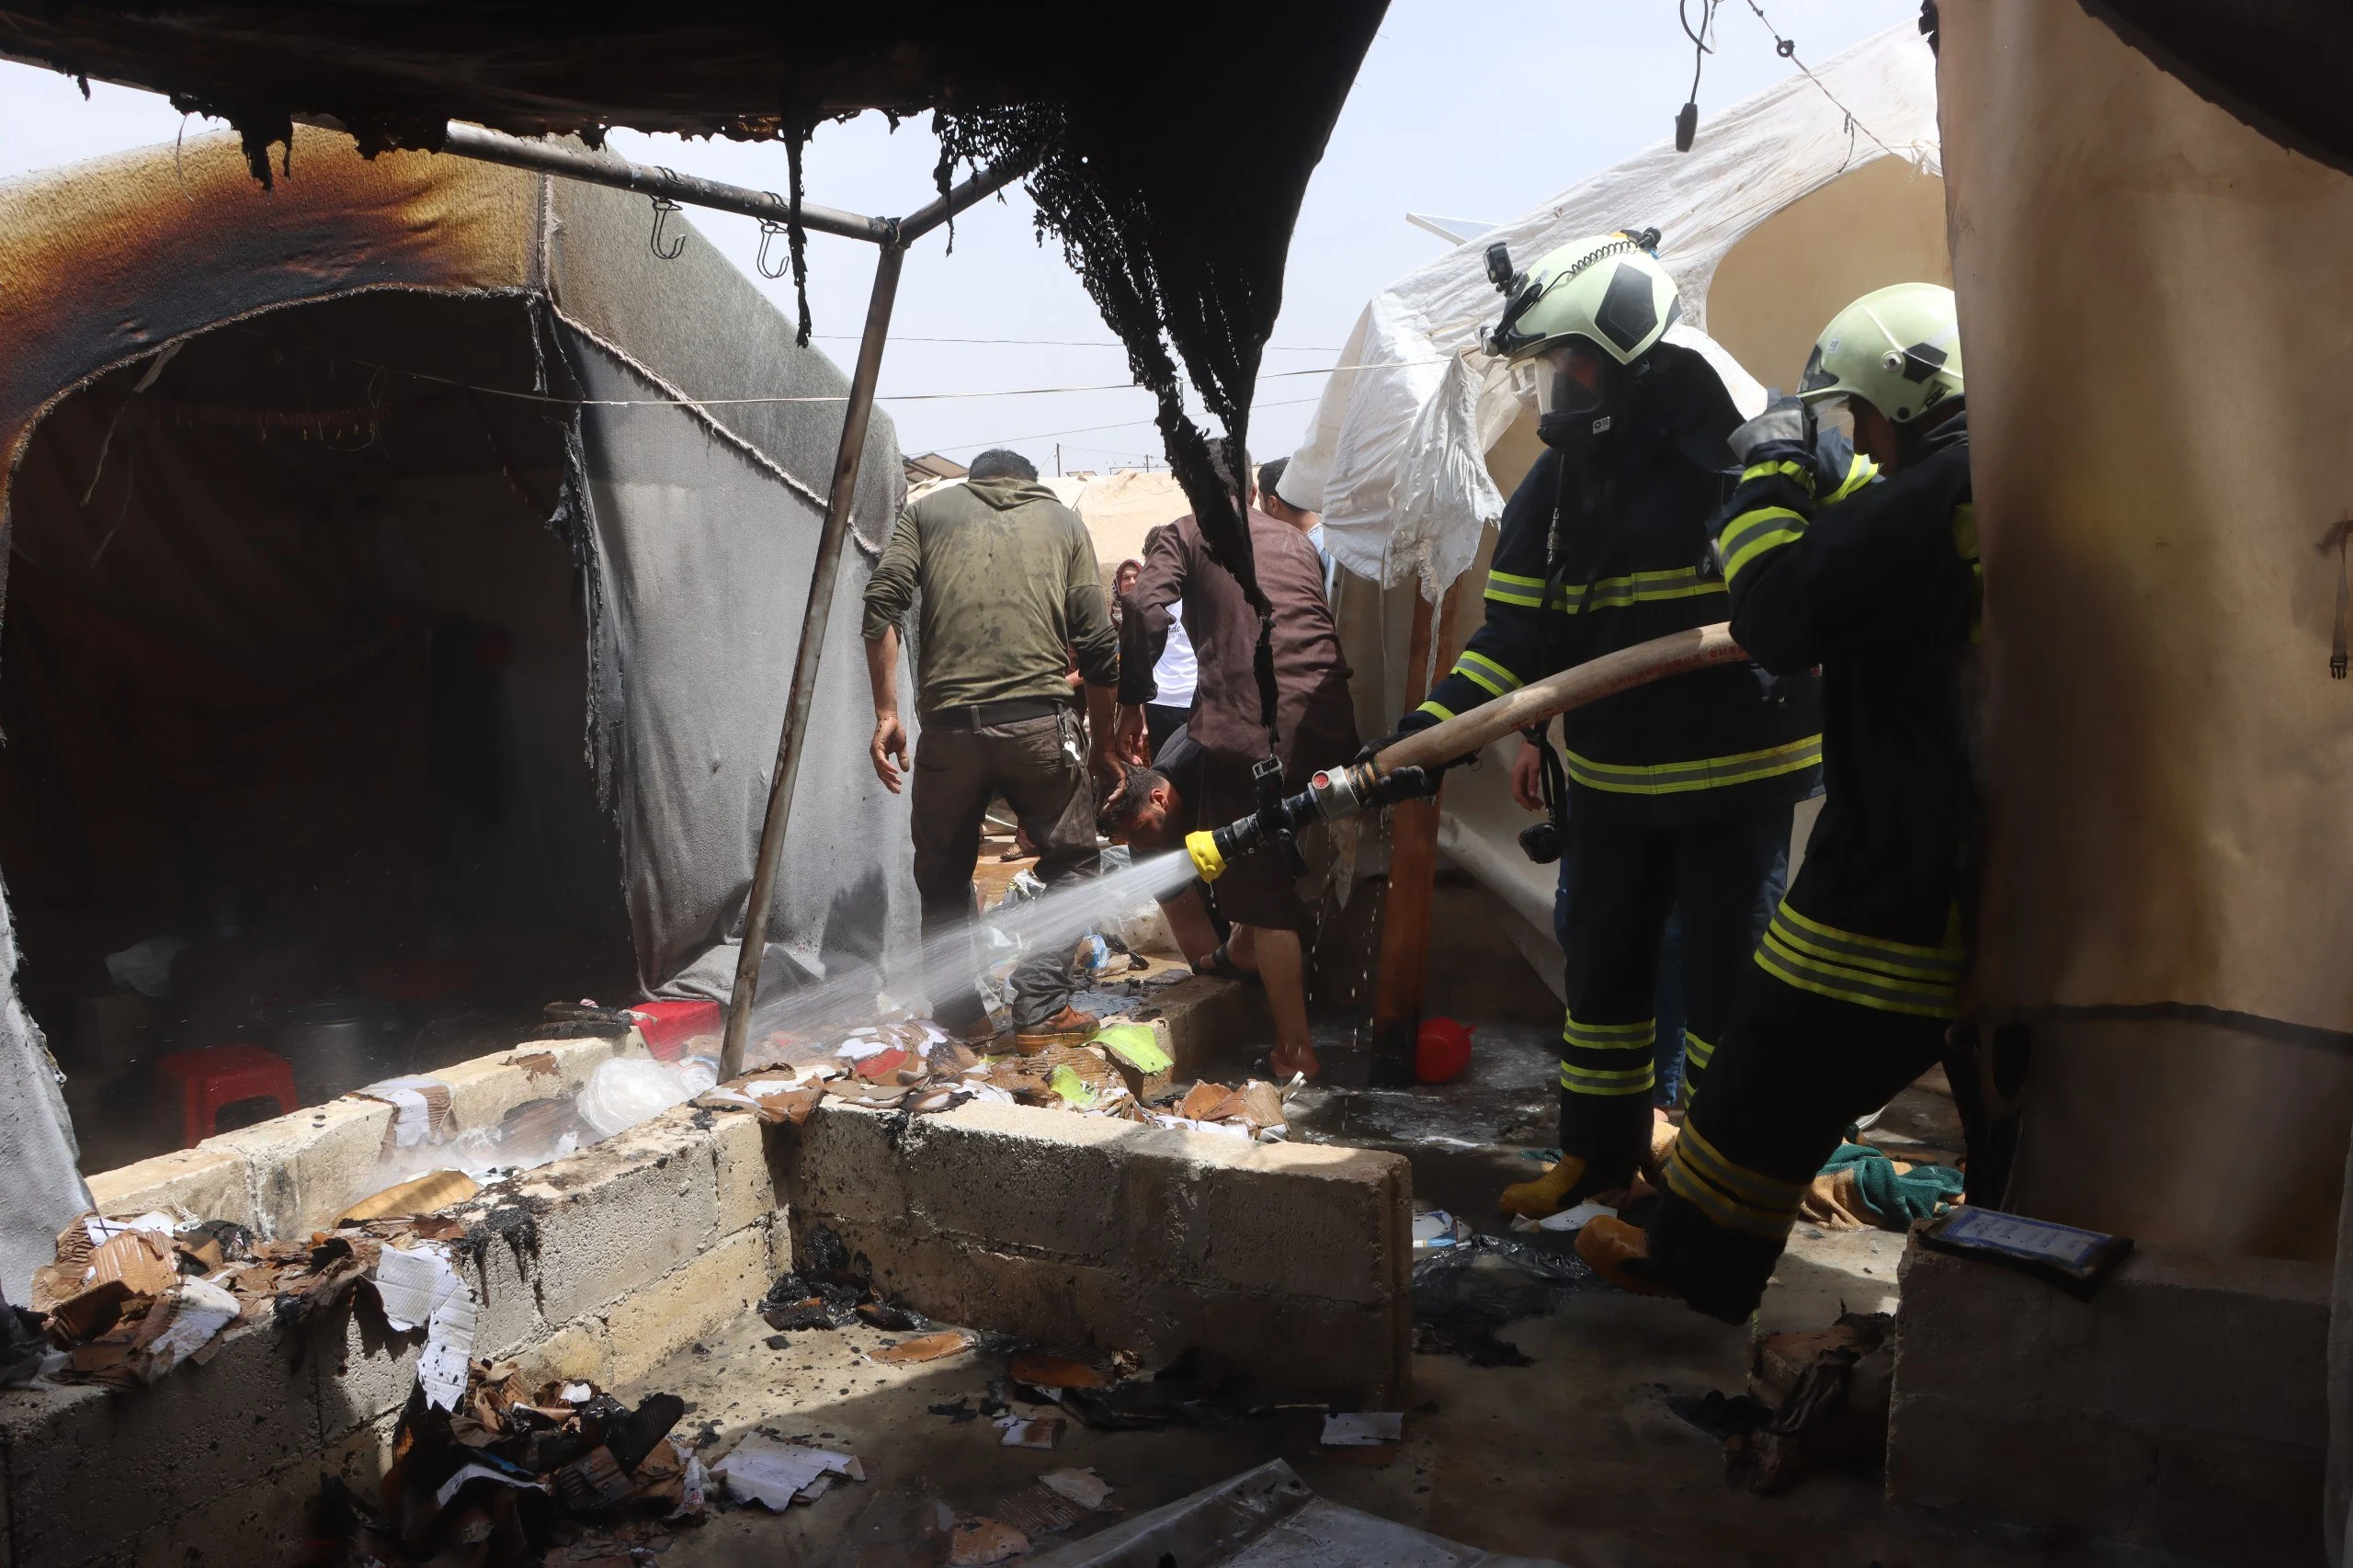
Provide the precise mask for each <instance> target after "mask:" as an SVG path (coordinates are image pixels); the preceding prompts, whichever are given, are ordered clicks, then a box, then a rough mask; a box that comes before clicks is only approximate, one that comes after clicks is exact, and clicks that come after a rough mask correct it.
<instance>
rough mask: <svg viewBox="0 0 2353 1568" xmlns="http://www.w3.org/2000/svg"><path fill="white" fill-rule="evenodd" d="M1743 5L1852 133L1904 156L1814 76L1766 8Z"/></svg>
mask: <svg viewBox="0 0 2353 1568" xmlns="http://www.w3.org/2000/svg"><path fill="white" fill-rule="evenodd" d="M1742 3H1743V4H1745V6H1747V7H1748V8H1749V9H1750V10H1751V11H1753V12H1755V13H1756V19H1757V20H1758V21H1760V22H1762V23H1764V24H1765V30H1766V31H1767V32H1768V33H1771V34H1772V35H1773V52H1774V53H1776V54H1779V56H1780V57H1781V58H1782V59H1784V60H1786V61H1788V62H1790V64H1792V65H1794V66H1796V67H1797V68H1798V73H1799V74H1801V75H1802V76H1803V77H1804V78H1805V79H1806V80H1807V81H1809V82H1811V83H1813V85H1814V87H1815V89H1816V90H1817V91H1819V92H1820V93H1821V94H1822V96H1823V97H1825V98H1828V99H1829V100H1830V102H1831V104H1832V105H1833V106H1834V107H1835V108H1836V109H1837V110H1838V112H1839V113H1840V114H1843V115H1845V116H1846V117H1847V127H1848V130H1849V132H1850V133H1851V132H1852V131H1861V132H1862V133H1863V134H1864V135H1866V136H1868V137H1870V139H1871V145H1873V146H1875V147H1877V148H1878V149H1879V150H1880V151H1881V152H1882V153H1886V154H1887V155H1888V156H1889V157H1891V158H1897V157H1902V156H1903V154H1902V153H1898V152H1897V151H1896V150H1895V149H1894V148H1893V147H1891V146H1889V145H1888V144H1887V143H1886V142H1882V141H1881V140H1880V138H1879V132H1877V131H1873V130H1872V129H1871V128H1870V126H1868V125H1865V124H1864V123H1863V122H1862V120H1861V119H1859V118H1858V117H1857V115H1856V113H1855V111H1854V110H1853V109H1850V108H1847V106H1846V105H1845V104H1843V103H1840V102H1839V101H1838V95H1837V94H1836V93H1834V92H1832V91H1831V90H1830V89H1829V87H1828V86H1826V85H1824V83H1823V80H1822V78H1821V77H1819V76H1817V75H1815V74H1813V67H1812V66H1810V65H1808V64H1807V63H1806V62H1804V61H1802V60H1800V59H1799V58H1798V44H1797V40H1795V39H1793V38H1787V37H1784V36H1783V35H1782V32H1781V29H1780V28H1777V27H1775V26H1774V25H1773V18H1772V17H1768V16H1767V15H1766V14H1765V7H1763V6H1759V5H1758V4H1757V3H1756V0H1742ZM1687 30H1688V29H1687Z"/></svg>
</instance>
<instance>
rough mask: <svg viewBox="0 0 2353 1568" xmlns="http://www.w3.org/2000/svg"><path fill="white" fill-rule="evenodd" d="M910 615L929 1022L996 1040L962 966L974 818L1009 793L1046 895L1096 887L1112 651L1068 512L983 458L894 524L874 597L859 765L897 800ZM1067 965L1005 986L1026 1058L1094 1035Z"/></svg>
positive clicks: (1041, 964)
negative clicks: (1076, 689) (868, 713)
mask: <svg viewBox="0 0 2353 1568" xmlns="http://www.w3.org/2000/svg"><path fill="white" fill-rule="evenodd" d="M909 608H915V610H916V629H915V712H916V714H917V715H918V717H919V718H920V719H921V721H922V730H923V735H922V739H921V741H920V743H919V744H917V746H916V748H915V767H914V773H915V798H914V801H912V805H913V813H912V814H913V818H914V833H915V887H916V891H917V892H919V893H920V894H921V895H922V899H923V928H924V946H925V950H926V955H927V956H928V958H929V960H930V961H931V963H932V964H933V965H934V966H935V967H934V969H933V972H932V975H931V976H930V983H929V986H928V989H929V990H930V992H931V994H932V996H931V1001H932V1008H933V1011H934V1012H935V1013H936V1014H937V1015H938V1018H939V1021H940V1022H941V1023H942V1024H944V1025H946V1026H948V1027H949V1028H954V1029H956V1030H958V1031H959V1032H960V1033H963V1034H965V1035H966V1036H968V1037H972V1036H977V1035H983V1034H985V1033H987V1032H988V1024H987V1020H986V1015H985V1014H984V1013H983V1010H982V1007H981V1005H980V997H979V994H978V993H977V991H976V990H975V989H974V988H973V984H972V978H973V975H974V974H975V972H976V971H977V967H978V966H977V965H976V964H975V963H974V962H972V959H971V951H972V949H971V932H972V869H973V867H974V865H975V864H976V863H977V862H978V861H979V859H980V852H981V819H982V817H983V814H984V813H985V812H987V810H988V807H989V801H991V799H992V798H994V797H995V796H996V795H998V794H1002V795H1004V797H1005V799H1006V803H1007V804H1009V805H1011V806H1012V808H1013V812H1014V815H1015V816H1016V817H1017V819H1019V821H1020V824H1021V826H1022V828H1023V830H1024V831H1025V832H1027V833H1028V834H1029V841H1030V842H1031V843H1033V844H1035V845H1036V846H1038V875H1039V877H1040V880H1041V881H1044V882H1045V883H1046V885H1047V886H1049V887H1058V886H1061V885H1063V884H1064V883H1068V882H1072V881H1078V880H1080V879H1082V878H1086V877H1091V876H1093V875H1094V874H1095V869H1096V860H1095V797H1094V790H1093V789H1092V788H1091V787H1090V785H1089V782H1088V778H1087V772H1088V760H1089V758H1088V747H1087V746H1086V740H1085V735H1086V733H1087V732H1088V731H1089V730H1091V732H1092V733H1093V735H1094V737H1095V741H1094V744H1093V747H1092V754H1093V755H1092V759H1091V760H1092V762H1093V765H1094V770H1095V773H1096V775H1097V778H1100V779H1104V780H1106V781H1107V782H1106V783H1105V788H1106V790H1109V789H1111V788H1115V787H1116V785H1117V782H1118V780H1119V778H1120V766H1119V763H1118V762H1117V760H1116V759H1115V758H1114V757H1113V756H1112V745H1113V743H1114V740H1115V734H1114V730H1115V726H1114V723H1113V709H1114V705H1115V703H1116V700H1117V697H1118V688H1119V684H1120V652H1119V638H1118V634H1117V633H1116V632H1115V631H1113V630H1112V628H1111V614H1110V608H1109V606H1108V604H1107V603H1106V601H1105V599H1104V597H1103V579H1102V574H1101V572H1100V570H1099V568H1098V567H1097V565H1096V561H1095V544H1094V541H1093V540H1091V539H1090V538H1088V536H1087V532H1086V525H1085V524H1084V523H1082V522H1080V521H1079V517H1078V514H1077V513H1075V512H1074V511H1072V510H1071V509H1070V508H1069V507H1067V506H1063V504H1062V503H1061V502H1059V501H1057V500H1055V499H1054V494H1053V492H1052V491H1051V490H1049V489H1047V488H1046V487H1045V486H1044V485H1042V484H1040V483H1038V471H1037V470H1036V469H1035V468H1034V467H1032V466H1031V465H1030V463H1029V460H1028V459H1027V458H1024V457H1022V456H1021V455H1020V454H1019V453H1017V452H1008V451H1002V450H998V451H986V452H983V453H982V454H981V455H980V456H979V457H977V458H975V459H973V460H972V469H971V471H970V472H969V473H968V474H967V476H966V479H965V483H962V484H946V485H942V486H940V487H939V488H938V489H937V490H934V491H932V492H931V493H930V494H926V495H925V496H923V497H922V498H921V499H920V500H917V501H915V502H914V503H912V504H911V505H910V506H908V507H907V509H906V510H905V511H904V512H903V513H901V514H900V517H899V522H898V526H897V527H896V528H893V529H892V533H891V542H890V543H889V544H888V545H886V546H885V547H884V548H883V551H882V559H881V561H880V562H878V563H877V564H876V565H875V568H874V575H873V577H872V578H871V579H870V581H869V582H868V583H867V585H866V628H865V630H866V668H867V675H868V677H869V679H870V683H871V684H872V686H873V689H874V741H873V744H872V745H871V746H870V747H869V748H868V749H869V753H870V756H872V758H873V761H874V771H875V774H876V776H877V777H879V778H881V780H882V783H883V785H884V787H885V788H887V789H889V790H891V791H892V793H893V794H896V793H897V792H898V790H899V789H900V788H901V779H902V769H904V768H905V767H906V766H907V733H906V728H905V726H904V724H903V723H902V722H901V721H900V718H899V680H898V668H899V631H900V625H901V622H902V621H903V620H904V619H905V617H906V613H907V611H908V609H909ZM1074 654H1075V655H1076V658H1077V661H1078V668H1079V673H1080V675H1081V676H1084V677H1085V682H1086V706H1087V715H1088V720H1089V722H1088V724H1086V725H1085V726H1082V725H1081V723H1080V721H1079V714H1078V710H1077V706H1076V704H1075V703H1074V701H1073V700H1072V698H1073V693H1072V690H1071V684H1070V677H1069V672H1070V666H1071V659H1072V656H1073V655H1074ZM960 935H961V940H959V939H956V938H957V937H959V936H960ZM943 937H947V938H949V940H948V941H946V942H944V943H943V942H942V941H941V938H943ZM1069 959H1070V955H1069V954H1068V953H1067V952H1051V951H1050V952H1040V953H1032V954H1031V955H1029V957H1028V958H1027V959H1025V960H1022V962H1021V965H1020V967H1018V968H1017V969H1016V970H1015V971H1014V972H1013V1025H1014V1029H1015V1031H1016V1034H1017V1042H1018V1044H1019V1045H1020V1046H1022V1047H1023V1048H1024V1049H1032V1050H1034V1049H1036V1048H1037V1047H1039V1046H1041V1045H1046V1044H1049V1043H1052V1042H1055V1041H1062V1040H1084V1039H1086V1038H1087V1037H1088V1036H1089V1035H1091V1034H1093V1033H1094V1031H1095V1026H1096V1022H1097V1020H1096V1019H1095V1018H1094V1017H1090V1016H1089V1015H1087V1014H1085V1013H1081V1012H1079V1011H1078V1010H1077V1009H1075V1008H1074V1007H1073V1006H1071V1005H1070V994H1071V976H1070V963H1069Z"/></svg>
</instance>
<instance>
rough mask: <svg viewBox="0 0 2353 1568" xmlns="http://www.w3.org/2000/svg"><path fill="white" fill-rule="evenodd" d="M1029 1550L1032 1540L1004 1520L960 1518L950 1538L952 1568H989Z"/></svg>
mask: <svg viewBox="0 0 2353 1568" xmlns="http://www.w3.org/2000/svg"><path fill="white" fill-rule="evenodd" d="M1028 1553H1029V1537H1028V1536H1026V1535H1023V1534H1022V1533H1021V1532H1020V1531H1019V1530H1017V1529H1015V1528H1013V1527H1012V1526H1011V1525H1008V1524H1006V1523H1005V1522H1004V1521H1003V1520H1001V1519H986V1518H972V1519H959V1520H957V1521H956V1528H955V1529H954V1530H953V1531H952V1532H951V1533H950V1534H949V1538H948V1568H987V1565H988V1564H989V1563H992V1562H1009V1561H1010V1560H1012V1559H1013V1558H1016V1557H1022V1556H1026V1555H1028Z"/></svg>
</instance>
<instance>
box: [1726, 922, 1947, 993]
mask: <svg viewBox="0 0 2353 1568" xmlns="http://www.w3.org/2000/svg"><path fill="white" fill-rule="evenodd" d="M1949 925H1950V930H1949V936H1948V938H1947V940H1946V942H1945V943H1943V944H1942V945H1940V946H1938V947H1934V948H1924V947H1920V946H1917V945H1916V944H1913V943H1909V942H1896V941H1891V940H1889V939H1888V938H1886V937H1866V936H1864V935H1862V934H1861V933H1859V932H1855V931H1842V930H1839V929H1838V928H1837V927H1836V926H1825V925H1824V924H1823V923H1822V922H1821V921H1818V920H1810V919H1808V918H1807V917H1806V916H1804V915H1800V914H1798V913H1797V911H1795V910H1793V909H1791V908H1790V905H1789V901H1788V900H1787V899H1784V900H1782V902H1781V905H1780V907H1779V909H1776V910H1775V911H1774V912H1773V920H1772V923H1771V924H1770V925H1769V926H1767V927H1766V929H1765V939H1764V940H1763V941H1762V942H1759V943H1758V944H1757V946H1756V966H1757V967H1758V968H1759V969H1762V970H1763V971H1765V972H1766V973H1768V974H1769V975H1771V976H1773V977H1774V978H1775V979H1776V980H1779V981H1781V982H1783V983H1786V984H1790V985H1794V986H1796V987H1797V988H1798V989H1799V990H1801V991H1811V992H1813V994H1816V995H1818V996H1828V997H1832V998H1834V999H1836V1000H1837V1001H1841V1002H1851V1003H1853V1004H1854V1005H1855V1006H1859V1007H1870V1008H1872V1009H1874V1010H1875V1011H1878V1012H1882V1013H1908V1014H1910V1015H1912V1016H1914V1017H1923V1018H1951V1017H1959V1016H1960V1013H1961V967H1962V963H1963V955H1962V951H1961V940H1960V915H1959V912H1958V911H1955V912H1954V915H1953V916H1952V919H1951V921H1950V923H1949Z"/></svg>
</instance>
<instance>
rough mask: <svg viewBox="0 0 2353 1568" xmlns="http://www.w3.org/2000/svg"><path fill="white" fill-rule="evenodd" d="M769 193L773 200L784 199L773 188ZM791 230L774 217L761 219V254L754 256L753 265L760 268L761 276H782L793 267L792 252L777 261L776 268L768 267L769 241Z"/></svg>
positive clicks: (770, 198) (780, 200) (769, 197)
mask: <svg viewBox="0 0 2353 1568" xmlns="http://www.w3.org/2000/svg"><path fill="white" fill-rule="evenodd" d="M767 195H768V199H769V200H771V201H775V202H782V201H783V200H784V198H782V197H781V196H779V195H778V194H777V193H776V192H775V191H772V190H771V191H769V192H768V193H767ZM789 232H790V231H788V230H787V229H786V228H785V226H784V225H783V224H782V223H779V222H777V221H776V220H775V219H773V218H763V219H761V220H760V254H759V255H758V256H755V257H753V258H752V265H753V266H754V267H758V268H759V270H760V276H761V277H763V278H781V277H783V276H784V275H785V273H786V272H787V271H789V270H790V268H791V266H792V257H791V256H790V253H788V254H787V255H786V256H785V258H784V260H782V261H780V262H779V263H777V265H776V268H775V270H773V271H771V270H769V268H768V242H769V241H771V240H773V239H775V238H776V237H777V236H778V235H779V234H782V233H789Z"/></svg>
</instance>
